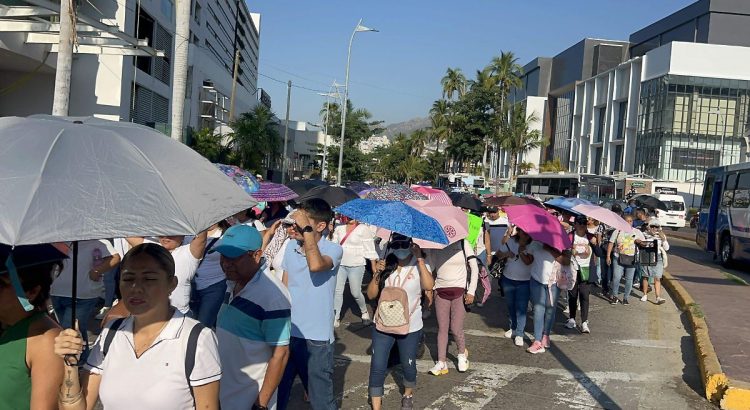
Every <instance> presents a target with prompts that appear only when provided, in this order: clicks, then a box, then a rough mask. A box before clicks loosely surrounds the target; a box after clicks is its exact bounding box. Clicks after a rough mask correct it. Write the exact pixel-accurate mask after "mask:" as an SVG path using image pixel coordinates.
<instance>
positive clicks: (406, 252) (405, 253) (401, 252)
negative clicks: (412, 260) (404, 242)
mask: <svg viewBox="0 0 750 410" xmlns="http://www.w3.org/2000/svg"><path fill="white" fill-rule="evenodd" d="M391 253H393V254H394V255H396V257H397V258H398V259H399V260H404V259H406V258H408V257H409V256H410V255H411V250H410V249H393V250H392V251H391Z"/></svg>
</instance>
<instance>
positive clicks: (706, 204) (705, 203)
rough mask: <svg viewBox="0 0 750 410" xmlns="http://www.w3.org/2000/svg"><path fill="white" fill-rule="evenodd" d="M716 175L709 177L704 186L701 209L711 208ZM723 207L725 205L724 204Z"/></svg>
mask: <svg viewBox="0 0 750 410" xmlns="http://www.w3.org/2000/svg"><path fill="white" fill-rule="evenodd" d="M714 182H716V176H715V175H709V176H708V178H707V179H706V182H705V183H704V185H703V197H702V198H701V208H704V209H708V208H710V207H711V196H713V193H714ZM722 205H723V204H722Z"/></svg>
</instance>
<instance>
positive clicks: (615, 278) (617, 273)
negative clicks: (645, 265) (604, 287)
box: [611, 258, 635, 300]
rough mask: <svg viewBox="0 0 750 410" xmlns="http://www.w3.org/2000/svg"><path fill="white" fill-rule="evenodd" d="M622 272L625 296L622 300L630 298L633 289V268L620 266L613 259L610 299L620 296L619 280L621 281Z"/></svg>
mask: <svg viewBox="0 0 750 410" xmlns="http://www.w3.org/2000/svg"><path fill="white" fill-rule="evenodd" d="M623 272H624V273H625V295H623V297H622V300H626V299H627V298H628V297H629V296H630V291H631V290H632V289H633V276H634V275H635V266H622V265H620V263H619V262H618V261H617V258H615V259H614V260H613V261H612V285H611V288H612V297H614V298H616V297H617V295H619V294H620V279H622V275H623Z"/></svg>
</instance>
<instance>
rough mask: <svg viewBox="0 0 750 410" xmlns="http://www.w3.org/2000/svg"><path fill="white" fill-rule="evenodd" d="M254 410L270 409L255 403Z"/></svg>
mask: <svg viewBox="0 0 750 410" xmlns="http://www.w3.org/2000/svg"><path fill="white" fill-rule="evenodd" d="M252 410H268V407H266V406H263V405H260V404H258V403H254V404H253V408H252Z"/></svg>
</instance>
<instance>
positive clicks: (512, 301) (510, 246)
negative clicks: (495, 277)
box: [494, 227, 534, 347]
mask: <svg viewBox="0 0 750 410" xmlns="http://www.w3.org/2000/svg"><path fill="white" fill-rule="evenodd" d="M513 231H515V234H513V235H512V236H511V233H513ZM505 237H506V238H507V239H506V240H505V243H504V244H503V245H500V246H499V247H498V248H497V249H496V252H495V256H494V257H496V258H499V259H506V262H505V268H504V269H503V278H502V282H501V285H502V287H503V293H505V302H506V303H507V304H508V318H509V322H510V323H509V326H508V331H507V332H505V337H507V338H513V342H514V343H515V345H516V346H519V347H521V346H523V335H524V329H525V328H526V310H527V309H528V307H529V292H530V287H529V286H530V285H529V282H530V281H531V263H532V262H533V261H534V259H533V258H532V257H531V255H529V254H527V253H526V247H527V246H528V245H529V244H530V243H531V237H530V236H529V235H528V234H527V233H526V232H524V231H523V230H522V229H520V228H517V227H516V228H513V229H508V230H506V231H505Z"/></svg>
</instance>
